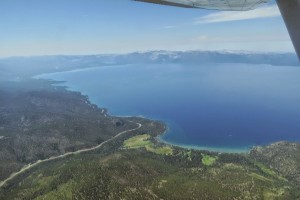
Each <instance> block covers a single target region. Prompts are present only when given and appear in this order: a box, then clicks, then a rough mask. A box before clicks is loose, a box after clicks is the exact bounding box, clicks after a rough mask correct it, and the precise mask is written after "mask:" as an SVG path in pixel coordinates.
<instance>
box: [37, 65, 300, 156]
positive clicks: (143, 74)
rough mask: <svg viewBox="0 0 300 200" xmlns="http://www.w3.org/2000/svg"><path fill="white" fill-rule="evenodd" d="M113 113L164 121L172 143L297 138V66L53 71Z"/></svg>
mask: <svg viewBox="0 0 300 200" xmlns="http://www.w3.org/2000/svg"><path fill="white" fill-rule="evenodd" d="M38 78H44V79H53V80H59V81H66V82H65V83H63V85H65V86H67V87H69V88H70V90H75V91H80V92H82V93H83V94H85V95H88V96H89V98H90V100H91V101H92V102H93V103H95V104H97V105H98V106H99V107H105V108H107V109H108V110H109V112H110V113H111V114H114V115H143V116H146V117H150V118H153V119H159V120H163V121H165V122H166V123H167V124H168V126H169V131H168V132H167V133H166V134H164V135H163V136H161V139H162V140H164V141H165V142H168V143H173V144H177V145H181V146H188V147H193V148H200V149H209V150H216V151H228V152H235V151H246V150H248V149H249V148H251V147H252V146H254V145H264V144H269V143H271V142H276V141H281V140H288V141H300V68H297V67H287V66H282V67H280V66H279V67H278V66H269V65H250V64H201V65H194V66H190V65H189V66H184V65H176V64H158V65H147V64H140V65H122V66H107V67H99V68H91V69H85V70H76V71H71V72H62V73H52V74H44V75H40V76H38Z"/></svg>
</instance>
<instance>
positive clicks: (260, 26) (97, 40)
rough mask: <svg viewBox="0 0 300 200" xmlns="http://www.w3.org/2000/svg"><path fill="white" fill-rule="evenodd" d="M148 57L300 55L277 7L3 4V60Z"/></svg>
mask: <svg viewBox="0 0 300 200" xmlns="http://www.w3.org/2000/svg"><path fill="white" fill-rule="evenodd" d="M149 50H178V51H185V50H210V51H211V50H232V51H254V52H294V49H293V46H292V43H291V41H290V38H289V35H288V32H287V30H286V27H285V25H284V22H283V20H282V18H281V16H280V13H279V10H278V8H277V6H276V4H275V3H274V2H272V1H271V2H270V3H269V4H267V5H265V6H263V7H260V8H258V9H256V10H253V11H248V12H225V11H212V10H203V9H186V8H177V7H170V6H162V5H155V4H149V3H141V2H136V1H131V0H1V1H0V57H9V56H32V55H61V54H63V55H87V54H103V53H105V54H107V53H128V52H134V51H149Z"/></svg>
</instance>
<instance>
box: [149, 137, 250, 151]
mask: <svg viewBox="0 0 300 200" xmlns="http://www.w3.org/2000/svg"><path fill="white" fill-rule="evenodd" d="M164 134H166V133H163V134H162V135H164ZM162 135H160V136H158V137H156V138H155V139H156V140H157V141H158V142H161V143H164V144H167V145H171V146H175V147H179V148H183V149H190V150H198V151H210V152H216V153H230V154H234V153H237V154H244V153H246V154H247V153H249V152H250V151H251V149H252V148H254V147H255V146H251V147H245V148H229V147H213V146H200V145H189V144H180V143H176V142H169V141H166V140H164V139H162V138H161V136H162Z"/></svg>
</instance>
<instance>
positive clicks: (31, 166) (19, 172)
mask: <svg viewBox="0 0 300 200" xmlns="http://www.w3.org/2000/svg"><path fill="white" fill-rule="evenodd" d="M136 124H137V125H138V127H137V128H134V129H130V130H126V131H122V132H120V133H118V134H117V135H115V136H114V137H112V138H110V139H108V140H106V141H104V142H102V143H101V144H99V145H97V146H95V147H91V148H86V149H81V150H78V151H74V152H68V153H65V154H62V155H59V156H55V157H50V158H47V159H45V160H38V161H36V162H35V163H31V164H28V165H26V166H24V167H23V168H22V169H21V170H20V171H18V172H15V173H13V174H11V175H10V176H9V177H8V178H7V179H6V180H4V181H2V182H1V183H0V189H1V187H3V186H4V185H5V184H6V183H7V182H8V181H11V180H12V179H14V178H15V177H16V176H18V175H20V174H22V173H24V172H26V171H27V170H29V169H31V168H33V167H35V166H37V165H39V164H41V163H45V162H49V161H52V160H56V159H61V158H65V157H67V156H70V155H77V154H80V153H85V152H89V151H93V150H95V149H99V148H101V147H102V146H103V145H104V144H106V143H108V142H110V141H112V140H114V139H116V138H118V137H120V136H121V135H123V134H125V133H128V132H131V131H135V130H138V129H140V128H141V127H142V126H143V125H142V124H140V123H136Z"/></svg>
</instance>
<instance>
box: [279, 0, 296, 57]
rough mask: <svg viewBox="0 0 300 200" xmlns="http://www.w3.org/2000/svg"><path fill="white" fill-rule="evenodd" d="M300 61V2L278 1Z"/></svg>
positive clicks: (292, 0)
mask: <svg viewBox="0 0 300 200" xmlns="http://www.w3.org/2000/svg"><path fill="white" fill-rule="evenodd" d="M276 1H277V5H278V7H279V10H280V12H281V15H282V17H283V19H284V21H285V24H286V27H287V29H288V31H289V33H290V36H291V39H292V42H293V44H294V47H295V49H296V52H297V55H298V58H299V60H300V0H276Z"/></svg>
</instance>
